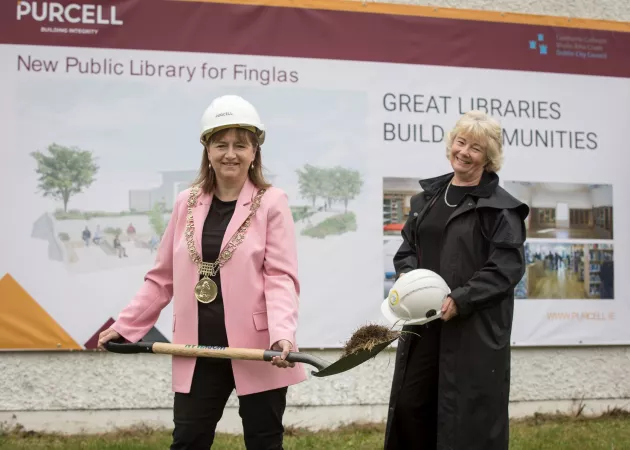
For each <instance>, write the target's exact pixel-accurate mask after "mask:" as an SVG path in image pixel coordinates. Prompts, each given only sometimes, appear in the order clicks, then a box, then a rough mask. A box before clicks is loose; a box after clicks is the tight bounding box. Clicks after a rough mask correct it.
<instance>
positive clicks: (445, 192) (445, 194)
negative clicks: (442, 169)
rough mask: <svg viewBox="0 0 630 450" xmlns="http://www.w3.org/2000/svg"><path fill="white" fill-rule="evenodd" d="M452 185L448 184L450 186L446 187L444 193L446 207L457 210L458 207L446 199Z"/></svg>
mask: <svg viewBox="0 0 630 450" xmlns="http://www.w3.org/2000/svg"><path fill="white" fill-rule="evenodd" d="M451 184H452V182H451V183H449V184H448V186H446V190H445V191H444V203H446V206H449V207H451V208H455V207H456V206H457V205H451V204H450V203H449V202H448V200H446V197H447V196H448V188H450V187H451Z"/></svg>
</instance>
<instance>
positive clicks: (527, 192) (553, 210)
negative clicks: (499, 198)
mask: <svg viewBox="0 0 630 450" xmlns="http://www.w3.org/2000/svg"><path fill="white" fill-rule="evenodd" d="M504 187H505V190H507V191H508V192H509V193H510V194H512V195H513V196H514V197H516V198H518V199H519V200H521V201H522V202H524V203H527V204H528V205H529V207H530V208H531V212H530V215H529V218H528V220H527V222H526V225H527V237H528V238H537V239H612V238H613V206H612V196H613V193H612V185H609V184H578V183H528V182H515V181H506V182H505V186H504Z"/></svg>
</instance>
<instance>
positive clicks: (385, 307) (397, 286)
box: [381, 269, 451, 326]
mask: <svg viewBox="0 0 630 450" xmlns="http://www.w3.org/2000/svg"><path fill="white" fill-rule="evenodd" d="M450 293H451V289H450V288H449V286H448V284H446V281H444V279H443V278H442V277H441V276H440V275H438V274H437V273H435V272H433V271H431V270H427V269H415V270H411V271H409V272H407V273H406V274H404V275H403V276H401V277H400V278H398V280H396V282H395V283H394V285H393V286H392V288H391V289H390V290H389V295H388V297H387V298H386V299H385V300H384V301H383V303H382V304H381V313H382V314H383V315H384V316H385V318H386V319H387V320H388V321H389V322H390V323H391V324H392V325H401V326H402V325H422V324H425V323H428V322H431V321H433V320H435V319H439V318H440V317H441V316H442V303H443V302H444V300H445V299H446V297H448V295H449V294H450Z"/></svg>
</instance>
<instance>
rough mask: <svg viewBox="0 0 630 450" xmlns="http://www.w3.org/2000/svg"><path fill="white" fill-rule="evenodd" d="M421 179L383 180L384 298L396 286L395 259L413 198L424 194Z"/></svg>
mask: <svg viewBox="0 0 630 450" xmlns="http://www.w3.org/2000/svg"><path fill="white" fill-rule="evenodd" d="M419 180H420V179H419V178H396V177H385V178H383V270H384V292H383V294H384V296H385V297H387V296H388V295H389V290H390V288H391V287H392V286H393V284H394V277H395V270H394V262H393V258H394V255H395V254H396V251H397V250H398V247H400V244H401V243H402V237H401V234H400V233H401V230H402V228H403V226H404V225H405V222H406V221H407V218H408V217H409V209H410V208H411V205H410V200H411V197H412V196H413V195H415V194H417V193H418V192H422V188H421V187H420V183H419Z"/></svg>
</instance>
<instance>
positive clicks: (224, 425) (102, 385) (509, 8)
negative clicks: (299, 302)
mask: <svg viewBox="0 0 630 450" xmlns="http://www.w3.org/2000/svg"><path fill="white" fill-rule="evenodd" d="M408 3H413V4H425V5H426V4H429V3H430V4H431V5H433V6H436V7H459V8H466V9H481V10H498V11H504V12H522V13H530V14H546V15H558V16H569V17H580V18H594V19H610V20H623V21H630V2H628V1H627V0H601V1H599V2H593V1H592V0H574V1H571V2H565V1H563V0H546V1H536V2H534V1H528V2H523V1H515V0H466V1H464V0H432V1H431V2H427V1H418V0H416V1H414V0H409V1H408ZM312 353H314V354H317V355H318V356H320V357H323V358H326V359H329V360H335V359H336V358H337V357H338V356H339V355H338V353H337V352H334V351H313V352H312ZM513 355H514V356H513V384H512V396H511V400H512V409H511V412H512V415H514V416H522V415H525V414H531V413H533V412H535V411H555V410H563V411H568V410H571V409H572V408H577V405H578V404H579V403H580V402H583V403H585V404H586V408H585V412H586V413H595V412H598V411H601V410H603V409H606V408H609V407H615V406H619V407H623V408H627V407H628V406H630V377H629V376H628V373H630V348H629V347H603V348H592V347H590V348H527V349H525V348H516V349H514V352H513ZM392 370H393V355H392V353H391V352H384V353H382V354H381V355H379V356H378V357H377V358H376V359H375V360H374V361H371V362H369V363H366V364H364V365H363V366H360V367H358V368H357V369H355V370H353V371H352V372H350V373H348V374H343V375H339V376H336V377H331V378H329V379H317V378H311V379H309V380H308V381H307V382H305V383H303V384H301V385H299V386H296V387H294V388H292V389H290V391H289V392H290V394H289V407H288V411H287V415H286V423H287V424H291V425H297V426H308V427H311V428H320V427H330V426H337V425H339V424H341V423H343V422H350V421H354V420H358V419H359V418H361V419H362V420H374V421H380V420H383V419H384V417H385V415H386V413H387V406H386V402H387V399H388V390H389V386H390V381H391V374H392ZM0 392H2V395H0V422H8V423H21V424H23V425H25V426H26V427H27V428H29V429H35V430H57V431H65V432H74V431H78V430H80V429H85V430H87V431H100V430H104V429H110V428H112V427H115V426H128V425H131V424H133V423H134V422H137V421H143V422H145V423H149V424H156V425H165V426H170V425H171V423H172V422H171V417H172V416H171V405H172V394H171V392H170V362H169V358H168V357H166V356H158V355H113V354H106V353H87V354H79V353H54V354H51V353H38V352H24V353H2V354H0ZM236 405H237V403H236V399H235V398H234V397H232V398H231V399H230V402H229V404H228V406H229V407H228V409H227V410H226V413H225V414H224V418H223V420H222V422H221V424H220V429H221V430H228V431H239V430H240V422H239V418H238V411H237V409H236V408H235V406H236Z"/></svg>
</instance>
